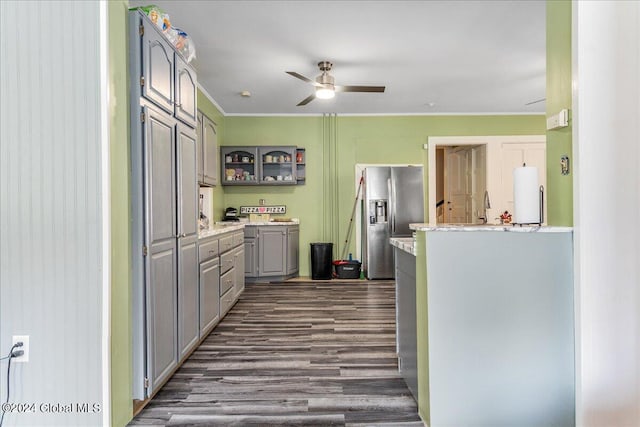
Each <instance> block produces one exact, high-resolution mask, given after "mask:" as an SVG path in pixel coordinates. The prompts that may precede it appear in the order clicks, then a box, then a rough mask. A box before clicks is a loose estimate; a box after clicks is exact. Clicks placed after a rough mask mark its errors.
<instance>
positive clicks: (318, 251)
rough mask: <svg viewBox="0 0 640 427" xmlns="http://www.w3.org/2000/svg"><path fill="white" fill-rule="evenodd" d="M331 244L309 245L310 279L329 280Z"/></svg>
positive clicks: (331, 255) (331, 257) (331, 256)
mask: <svg viewBox="0 0 640 427" xmlns="http://www.w3.org/2000/svg"><path fill="white" fill-rule="evenodd" d="M332 260H333V243H311V279H312V280H330V279H331V270H332V267H331V266H332V263H331V261H332Z"/></svg>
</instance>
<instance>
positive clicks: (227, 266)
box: [198, 230, 244, 340]
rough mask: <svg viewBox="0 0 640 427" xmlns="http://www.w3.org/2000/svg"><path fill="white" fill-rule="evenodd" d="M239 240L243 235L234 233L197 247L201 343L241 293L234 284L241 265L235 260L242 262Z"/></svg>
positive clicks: (240, 242) (222, 235)
mask: <svg viewBox="0 0 640 427" xmlns="http://www.w3.org/2000/svg"><path fill="white" fill-rule="evenodd" d="M243 240H244V234H243V231H242V230H240V231H238V230H235V231H231V232H228V233H222V234H217V235H215V237H206V238H203V239H201V240H200V241H199V243H198V246H199V251H198V252H199V257H200V258H199V259H200V339H201V340H202V339H204V338H205V337H206V335H207V334H208V333H209V332H211V330H212V329H213V327H214V326H215V325H216V324H217V323H218V322H219V321H220V320H221V319H222V318H223V317H224V315H225V314H226V313H227V312H228V311H229V310H230V309H231V307H232V306H233V304H234V303H235V302H236V301H237V299H238V296H239V294H240V292H241V291H240V292H237V289H238V286H237V285H236V281H237V280H238V275H241V276H242V278H243V279H244V265H242V264H238V262H239V261H238V260H239V259H241V260H244V246H243V244H242V243H243ZM238 272H239V273H238ZM242 283H244V281H243V282H242ZM242 289H244V286H243V287H242Z"/></svg>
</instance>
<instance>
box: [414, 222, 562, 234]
mask: <svg viewBox="0 0 640 427" xmlns="http://www.w3.org/2000/svg"><path fill="white" fill-rule="evenodd" d="M409 228H410V229H411V230H414V231H445V232H451V231H454V232H468V231H483V232H487V231H493V232H495V231H506V232H510V233H570V232H572V231H573V227H557V226H548V225H543V226H540V225H522V226H519V225H515V226H514V225H512V224H503V225H501V224H488V225H455V224H442V225H431V224H425V223H415V224H409Z"/></svg>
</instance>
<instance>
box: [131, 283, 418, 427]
mask: <svg viewBox="0 0 640 427" xmlns="http://www.w3.org/2000/svg"><path fill="white" fill-rule="evenodd" d="M394 286H395V284H394V282H392V281H375V282H364V281H360V282H354V283H339V284H338V283H333V284H332V283H330V282H329V283H328V282H298V283H291V282H286V283H278V284H268V285H265V284H247V285H246V290H245V292H244V293H243V294H242V296H241V297H240V300H239V301H238V303H237V304H236V305H235V306H234V307H233V308H232V310H231V311H230V312H229V313H228V314H227V316H226V317H225V318H224V319H223V320H222V322H221V323H220V324H219V325H218V326H217V327H216V328H215V329H214V330H213V331H212V332H211V334H210V335H209V336H208V337H207V338H206V339H205V340H204V342H203V343H202V344H201V345H200V347H199V348H198V349H197V350H196V351H195V352H193V354H192V355H191V356H190V357H189V359H188V360H187V361H186V362H185V363H184V364H183V365H182V367H181V368H180V369H179V370H178V371H177V372H176V373H175V374H174V376H173V377H172V378H171V379H170V380H169V382H167V384H166V385H165V386H164V387H163V388H162V390H160V391H159V392H158V394H157V395H156V396H155V397H154V399H153V400H152V401H151V402H150V403H149V404H148V405H147V407H146V408H145V409H144V410H143V411H142V412H140V414H138V416H136V417H135V418H134V419H133V420H132V421H131V423H130V425H132V426H136V425H157V426H183V427H184V426H205V425H206V426H217V425H220V426H253V425H260V426H265V425H273V426H294V425H295V426H316V425H317V426H332V425H336V426H354V427H355V426H365V425H366V426H389V427H392V426H397V427H403V426H405V427H413V426H422V425H423V423H422V421H421V420H420V417H419V416H418V413H417V405H416V403H415V401H414V400H413V397H412V396H411V394H410V392H409V390H408V389H407V386H406V384H405V383H404V380H403V379H402V378H401V377H400V375H399V374H398V366H397V354H396V343H395V315H396V314H395V288H394Z"/></svg>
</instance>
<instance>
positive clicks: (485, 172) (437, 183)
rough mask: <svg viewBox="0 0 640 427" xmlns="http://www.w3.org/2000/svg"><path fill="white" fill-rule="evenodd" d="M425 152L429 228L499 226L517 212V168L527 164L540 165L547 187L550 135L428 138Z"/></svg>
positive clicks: (540, 181)
mask: <svg viewBox="0 0 640 427" xmlns="http://www.w3.org/2000/svg"><path fill="white" fill-rule="evenodd" d="M425 148H426V149H427V151H428V155H427V157H428V166H429V167H428V186H429V191H428V202H427V208H428V222H429V224H430V225H437V224H442V223H458V224H482V223H485V222H486V223H488V224H498V223H499V222H500V221H499V216H500V214H501V213H503V212H504V211H505V210H508V211H509V212H510V213H512V212H513V169H514V168H515V167H518V166H522V163H526V164H527V165H528V166H536V167H537V168H538V182H539V184H540V185H542V186H545V187H546V136H545V135H515V136H447V137H429V138H428V144H426V146H425ZM447 191H448V193H447ZM445 193H447V194H446V195H445ZM448 202H450V203H448ZM546 205H547V204H546V203H545V204H544V209H545V211H546V209H547V206H546ZM449 207H451V210H449ZM544 216H545V218H546V212H545V214H544ZM483 218H486V220H485V219H483Z"/></svg>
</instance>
